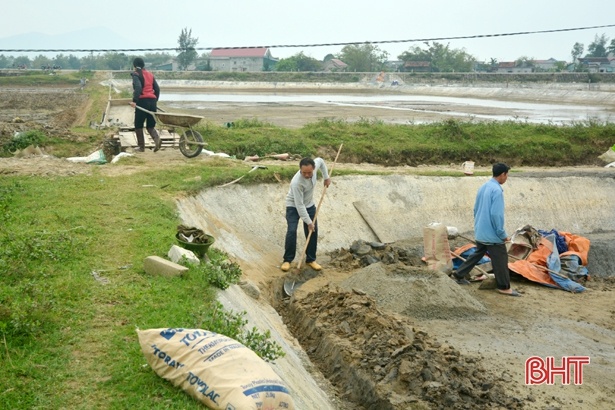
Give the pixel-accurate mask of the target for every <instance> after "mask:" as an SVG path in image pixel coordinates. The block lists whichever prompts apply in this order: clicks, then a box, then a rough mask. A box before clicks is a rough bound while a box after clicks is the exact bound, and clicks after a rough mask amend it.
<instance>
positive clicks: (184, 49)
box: [177, 28, 199, 71]
mask: <svg viewBox="0 0 615 410" xmlns="http://www.w3.org/2000/svg"><path fill="white" fill-rule="evenodd" d="M177 43H178V44H179V47H178V48H177V51H178V52H179V54H178V55H177V63H178V64H179V69H180V70H182V71H185V70H186V69H187V68H188V66H189V65H190V64H192V62H194V60H196V57H197V56H198V53H197V52H196V50H195V48H196V45H197V44H198V43H199V39H198V38H194V37H192V29H190V30H188V28H184V29H182V32H181V34H180V35H179V39H177Z"/></svg>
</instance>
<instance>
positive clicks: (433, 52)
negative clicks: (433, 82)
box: [398, 41, 497, 73]
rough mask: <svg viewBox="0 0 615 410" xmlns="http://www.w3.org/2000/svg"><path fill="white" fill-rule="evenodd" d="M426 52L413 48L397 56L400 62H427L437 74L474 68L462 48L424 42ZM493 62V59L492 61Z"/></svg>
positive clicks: (474, 60)
mask: <svg viewBox="0 0 615 410" xmlns="http://www.w3.org/2000/svg"><path fill="white" fill-rule="evenodd" d="M425 45H426V46H427V49H426V50H423V49H422V48H421V47H418V46H414V47H411V48H410V49H409V50H408V51H404V52H403V53H402V54H400V55H399V56H398V58H399V59H400V60H402V61H404V63H405V62H407V61H428V62H429V63H430V66H431V69H432V71H439V72H454V71H456V72H466V73H467V72H470V71H472V69H473V68H474V63H475V62H476V58H474V56H472V55H470V54H468V53H466V51H465V50H464V49H463V48H460V49H457V48H450V45H449V44H446V45H444V44H441V43H438V42H436V41H434V42H433V43H431V44H429V42H427V41H426V42H425ZM492 60H494V59H492ZM495 61H496V62H497V60H495Z"/></svg>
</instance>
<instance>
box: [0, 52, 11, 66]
mask: <svg viewBox="0 0 615 410" xmlns="http://www.w3.org/2000/svg"><path fill="white" fill-rule="evenodd" d="M11 64H12V61H11V60H10V59H9V58H8V57H6V56H5V55H4V54H0V68H8V67H10V65H11Z"/></svg>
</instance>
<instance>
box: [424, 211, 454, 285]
mask: <svg viewBox="0 0 615 410" xmlns="http://www.w3.org/2000/svg"><path fill="white" fill-rule="evenodd" d="M423 248H424V252H425V257H424V260H425V263H427V267H428V268H429V269H433V270H437V271H441V272H445V273H449V272H451V271H452V270H453V260H452V258H451V248H450V245H449V244H448V230H447V229H446V226H445V225H443V224H440V223H432V224H429V225H428V226H426V227H424V228H423Z"/></svg>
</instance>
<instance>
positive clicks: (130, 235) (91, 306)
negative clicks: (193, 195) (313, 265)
mask: <svg viewBox="0 0 615 410" xmlns="http://www.w3.org/2000/svg"><path fill="white" fill-rule="evenodd" d="M136 165H137V166H138V162H137V163H136ZM109 166H112V165H109ZM243 172H245V167H244V168H241V167H228V166H224V165H223V164H222V163H216V162H215V161H214V162H213V164H212V165H211V166H208V167H202V166H201V167H195V166H193V165H192V164H189V165H186V166H185V167H178V169H174V170H164V171H151V172H144V173H137V174H134V175H131V176H118V177H107V176H103V175H100V174H99V173H98V172H94V174H93V175H89V176H72V177H61V178H60V177H57V178H45V177H12V176H10V177H4V178H2V179H0V280H1V284H2V285H1V286H0V360H1V361H2V363H3V364H4V366H2V367H1V368H0V380H2V383H1V386H2V387H1V388H0V408H14V409H18V408H20V409H21V408H23V409H27V408H41V409H57V408H63V409H82V408H109V409H115V408H135V409H152V408H187V409H188V408H195V409H196V408H201V406H200V405H199V404H197V403H196V402H195V401H194V400H193V399H191V398H190V397H188V396H187V395H185V394H184V393H183V392H181V391H180V390H179V389H176V388H175V387H173V386H171V385H170V384H168V383H166V382H164V381H163V380H162V379H160V378H159V377H158V376H156V375H155V374H154V372H153V371H152V370H151V369H150V368H149V367H146V366H144V364H145V359H144V357H143V355H142V353H141V350H140V347H139V345H138V341H137V335H136V332H135V330H136V329H137V328H141V329H147V328H158V327H163V328H164V327H185V328H190V327H194V328H205V329H208V330H211V331H216V332H219V333H223V334H226V335H228V336H230V337H234V338H236V339H238V340H240V341H242V342H243V343H244V344H246V345H247V346H249V347H251V348H252V349H253V350H255V352H257V354H259V355H261V357H263V358H264V359H266V360H275V358H277V357H280V356H282V355H283V354H284V352H283V351H281V349H280V347H279V345H277V344H276V343H275V342H273V341H272V340H271V339H270V335H269V333H267V332H262V331H260V330H259V329H254V328H252V329H248V328H247V327H246V320H245V319H244V314H243V312H229V311H225V310H224V309H223V308H222V307H221V306H220V304H219V303H218V302H216V300H215V297H214V289H215V288H225V287H228V286H229V285H230V284H232V283H236V282H237V280H238V279H239V277H240V275H241V271H240V269H239V266H238V265H237V264H235V263H233V262H231V261H229V260H228V255H226V254H224V253H222V252H220V251H217V250H215V249H210V257H211V264H208V265H205V264H203V265H199V266H193V267H190V269H189V271H188V272H187V273H186V274H185V275H183V276H181V277H173V278H167V277H152V276H149V275H147V274H146V273H145V272H144V271H143V259H144V258H145V257H146V256H149V255H160V256H165V255H166V253H167V251H168V249H169V248H170V246H171V245H173V244H175V243H176V241H175V236H174V235H175V232H176V228H177V225H178V222H179V221H178V215H177V211H176V208H175V203H174V198H175V197H176V196H177V195H180V194H183V193H184V192H186V191H192V190H194V191H197V190H199V189H201V188H203V187H204V186H208V185H209V184H211V183H212V181H229V180H232V179H234V178H237V177H238V176H240V175H242V174H243ZM195 175H198V176H199V178H193V177H194V176H195ZM178 181H179V182H178ZM152 185H153V186H152Z"/></svg>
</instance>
